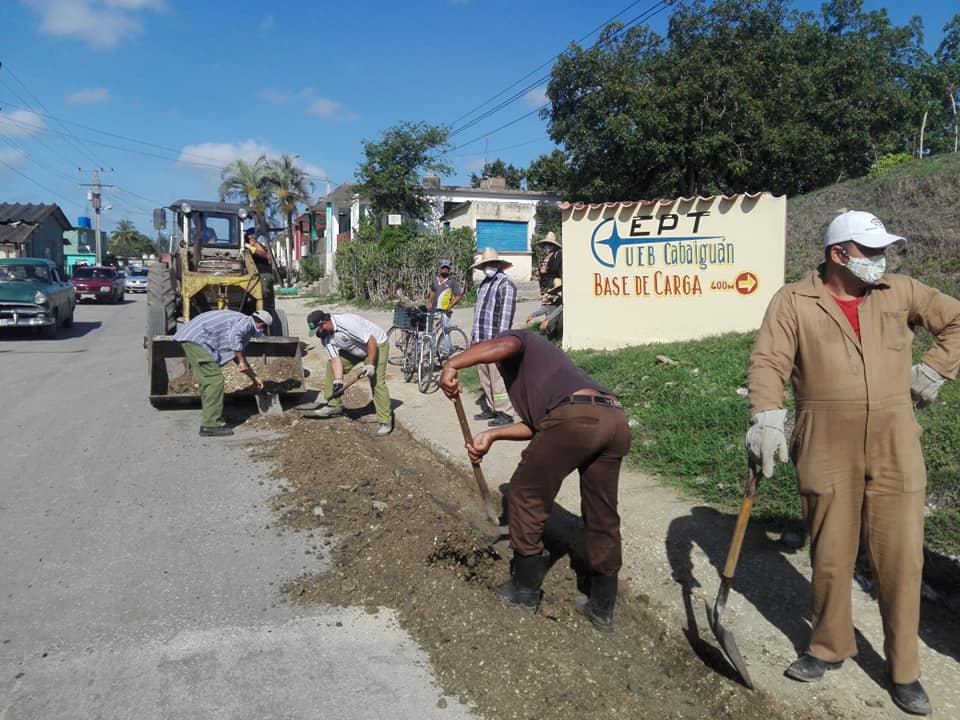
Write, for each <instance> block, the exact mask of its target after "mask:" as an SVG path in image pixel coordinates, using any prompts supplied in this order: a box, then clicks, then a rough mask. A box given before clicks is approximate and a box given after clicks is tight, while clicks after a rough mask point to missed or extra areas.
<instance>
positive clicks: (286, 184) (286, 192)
mask: <svg viewBox="0 0 960 720" xmlns="http://www.w3.org/2000/svg"><path fill="white" fill-rule="evenodd" d="M296 159H297V156H296V155H281V156H280V157H279V158H278V159H276V160H271V161H269V162H268V163H267V165H268V167H269V171H268V176H269V183H270V189H271V191H272V194H273V198H274V200H275V202H276V207H277V211H278V212H280V213H282V214H283V217H284V228H285V230H286V241H285V253H284V254H285V256H286V258H285V259H286V266H287V269H288V272H287V273H286V278H285V285H286V286H287V287H290V272H289V269H290V268H291V267H292V257H291V252H290V240H291V237H292V235H293V215H294V213H296V212H297V204H298V203H308V202H309V201H310V193H312V192H313V182H311V181H310V180H308V179H307V176H306V175H305V174H304V172H303V170H302V169H301V168H299V167H297V165H296V164H295V163H294V161H295V160H296Z"/></svg>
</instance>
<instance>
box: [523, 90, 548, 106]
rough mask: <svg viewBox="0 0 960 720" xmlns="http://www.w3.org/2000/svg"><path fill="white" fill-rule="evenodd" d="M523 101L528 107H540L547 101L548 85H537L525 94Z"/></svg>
mask: <svg viewBox="0 0 960 720" xmlns="http://www.w3.org/2000/svg"><path fill="white" fill-rule="evenodd" d="M523 102H524V104H525V105H526V106H527V107H532V108H536V107H540V106H541V105H543V104H544V103H545V102H547V86H546V85H541V86H540V87H536V88H534V89H533V90H531V91H530V92H528V93H527V94H526V95H524V96H523Z"/></svg>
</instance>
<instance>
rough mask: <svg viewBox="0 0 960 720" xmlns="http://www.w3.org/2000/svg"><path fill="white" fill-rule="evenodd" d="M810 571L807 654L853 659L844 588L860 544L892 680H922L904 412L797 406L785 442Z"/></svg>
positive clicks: (918, 487)
mask: <svg viewBox="0 0 960 720" xmlns="http://www.w3.org/2000/svg"><path fill="white" fill-rule="evenodd" d="M792 454H793V456H794V462H795V463H796V465H797V479H798V482H799V485H800V497H801V503H802V505H803V515H804V520H805V521H806V525H807V530H808V531H809V533H810V552H811V562H812V566H813V578H812V585H813V587H812V591H813V592H812V604H811V621H812V625H813V628H812V633H811V637H810V645H809V648H808V651H809V652H810V654H812V655H814V656H815V657H818V658H820V659H821V660H826V661H827V662H839V661H841V660H843V659H844V658H848V657H851V656H853V655H856V654H857V645H856V641H855V639H854V629H853V610H852V600H851V585H852V579H853V568H854V563H855V561H856V557H857V548H858V545H859V543H860V541H861V539H862V542H863V544H864V548H865V550H866V552H867V556H868V558H869V560H870V566H871V568H872V570H873V574H874V578H875V580H876V588H877V602H878V605H879V608H880V616H881V618H882V621H883V634H884V641H883V644H884V655H885V656H886V659H887V665H888V668H889V672H890V675H891V679H892V680H893V682H896V683H910V682H913V681H914V680H916V679H917V678H919V677H920V650H919V641H918V637H917V635H918V630H919V624H920V583H921V575H922V571H923V506H924V494H925V489H926V470H925V468H924V463H923V454H922V451H921V448H920V427H919V425H918V424H917V422H916V419H915V418H914V415H913V411H912V408H911V407H910V405H909V404H905V403H902V402H901V403H895V404H890V405H888V406H887V407H880V408H871V409H870V410H869V411H865V410H864V406H863V403H832V402H811V401H806V402H801V403H800V404H799V405H798V413H797V424H796V430H795V432H794V438H793V443H792Z"/></svg>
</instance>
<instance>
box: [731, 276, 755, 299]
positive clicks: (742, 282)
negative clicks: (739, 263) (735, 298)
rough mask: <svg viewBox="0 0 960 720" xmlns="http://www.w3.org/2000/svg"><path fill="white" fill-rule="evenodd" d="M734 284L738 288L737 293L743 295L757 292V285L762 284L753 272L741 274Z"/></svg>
mask: <svg viewBox="0 0 960 720" xmlns="http://www.w3.org/2000/svg"><path fill="white" fill-rule="evenodd" d="M734 282H735V284H736V286H737V292H738V293H740V294H741V295H749V294H750V293H752V292H753V291H754V290H756V289H757V285H759V284H760V281H759V280H757V276H756V275H754V274H753V273H752V272H742V273H740V274H739V275H737V279H736V280H735V281H734Z"/></svg>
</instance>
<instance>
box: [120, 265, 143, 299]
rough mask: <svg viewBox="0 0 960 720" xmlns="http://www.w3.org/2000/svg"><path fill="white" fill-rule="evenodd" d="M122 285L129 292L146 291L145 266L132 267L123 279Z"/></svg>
mask: <svg viewBox="0 0 960 720" xmlns="http://www.w3.org/2000/svg"><path fill="white" fill-rule="evenodd" d="M123 287H124V289H125V290H126V291H127V292H130V293H135V292H139V293H145V292H146V291H147V271H146V269H145V268H132V269H131V270H130V271H129V272H128V273H127V276H126V277H125V278H124V279H123Z"/></svg>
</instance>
